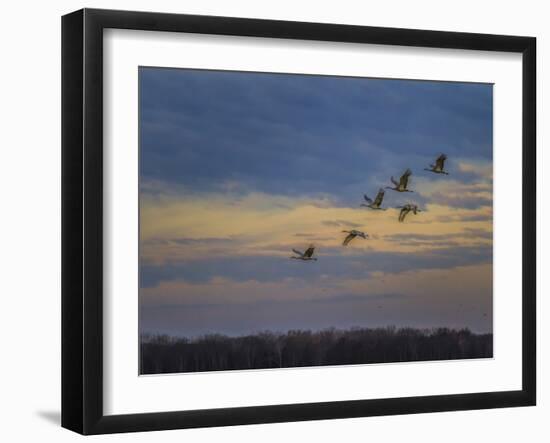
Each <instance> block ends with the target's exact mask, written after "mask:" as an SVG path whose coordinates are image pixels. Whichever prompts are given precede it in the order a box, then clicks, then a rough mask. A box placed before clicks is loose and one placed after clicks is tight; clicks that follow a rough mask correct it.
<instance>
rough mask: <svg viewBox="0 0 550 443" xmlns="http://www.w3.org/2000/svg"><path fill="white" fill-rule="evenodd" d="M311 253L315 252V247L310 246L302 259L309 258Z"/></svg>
mask: <svg viewBox="0 0 550 443" xmlns="http://www.w3.org/2000/svg"><path fill="white" fill-rule="evenodd" d="M313 251H315V247H313V246H310V247H309V248H307V249H306V252H304V257H306V258H311V256H312V255H313Z"/></svg>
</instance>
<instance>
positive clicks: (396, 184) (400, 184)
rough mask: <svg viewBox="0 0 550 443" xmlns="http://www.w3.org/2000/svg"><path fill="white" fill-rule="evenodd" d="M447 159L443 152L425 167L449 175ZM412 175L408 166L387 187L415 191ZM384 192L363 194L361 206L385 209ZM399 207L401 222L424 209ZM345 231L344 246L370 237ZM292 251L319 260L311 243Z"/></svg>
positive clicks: (293, 257)
mask: <svg viewBox="0 0 550 443" xmlns="http://www.w3.org/2000/svg"><path fill="white" fill-rule="evenodd" d="M445 160H447V156H446V155H445V154H441V155H440V156H439V157H437V158H436V160H435V163H433V164H431V165H430V167H429V168H424V170H425V171H429V172H432V173H434V174H444V175H449V173H448V172H447V171H445ZM411 175H412V171H411V170H410V169H409V168H407V170H406V171H405V172H404V173H403V175H401V177H400V179H399V181H396V180H395V179H394V178H393V177H391V178H390V180H391V182H392V183H393V187H392V186H386V189H391V190H393V191H396V192H414V191H411V190H410V189H408V185H409V177H410V176H411ZM384 194H385V191H384V189H383V188H380V189H379V190H378V194H377V195H376V197H375V198H374V200H373V199H371V198H369V197H368V196H367V195H366V194H365V195H364V196H363V197H364V199H365V201H366V202H367V204H365V203H362V204H361V205H360V206H365V207H367V208H369V209H373V210H379V211H385V210H386V209H387V208H382V202H383V200H384ZM397 209H400V211H399V217H398V221H399V222H404V221H405V217H406V216H407V215H408V214H409V213H411V212H412V213H413V214H414V215H416V214H418V213H419V212H422V211H423V210H421V209H419V208H418V205H416V204H414V203H407V204H405V205H403V206H397ZM342 232H343V233H346V234H348V235H347V236H346V237H345V238H344V241H343V243H342V245H343V246H347V245H348V244H349V243H350V242H351V241H352V240H353V239H355V238H356V237H360V238H363V239H367V238H369V236H368V234H366V233H364V232H362V231H358V230H356V229H352V230H351V231H342ZM292 252H294V254H296V255H294V256H292V257H290V258H292V259H295V260H304V261H311V260H313V261H317V258H316V257H313V253H314V252H315V246H313V245H310V246H309V247H308V248H307V249H306V250H305V251H304V252H301V251H298V250H297V249H292Z"/></svg>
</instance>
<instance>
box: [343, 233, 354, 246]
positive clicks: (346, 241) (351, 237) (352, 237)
mask: <svg viewBox="0 0 550 443" xmlns="http://www.w3.org/2000/svg"><path fill="white" fill-rule="evenodd" d="M354 238H355V234H348V235H347V237H346V238H345V239H344V243H342V244H343V245H344V246H347V244H348V243H349V242H350V241H352V240H353V239H354Z"/></svg>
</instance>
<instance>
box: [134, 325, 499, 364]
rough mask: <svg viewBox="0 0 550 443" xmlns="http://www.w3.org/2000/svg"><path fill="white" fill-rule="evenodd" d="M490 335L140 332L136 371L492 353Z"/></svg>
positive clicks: (445, 357)
mask: <svg viewBox="0 0 550 443" xmlns="http://www.w3.org/2000/svg"><path fill="white" fill-rule="evenodd" d="M492 356H493V334H490V333H488V334H475V333H473V332H471V331H470V330H468V329H460V330H457V329H449V328H433V329H416V328H396V327H387V328H358V327H357V328H351V329H347V330H341V329H334V328H331V329H324V330H321V331H316V332H312V331H309V330H291V331H288V332H286V333H274V332H269V331H266V332H261V333H258V334H253V335H243V336H239V337H229V336H226V335H220V334H209V335H203V336H200V337H196V338H193V339H188V338H184V337H170V336H167V335H147V334H144V335H142V336H141V349H140V359H141V361H140V373H141V374H161V373H178V372H204V371H224V370H242V369H267V368H291V367H306V366H325V365H352V364H367V363H394V362H406V361H428V360H455V359H472V358H492Z"/></svg>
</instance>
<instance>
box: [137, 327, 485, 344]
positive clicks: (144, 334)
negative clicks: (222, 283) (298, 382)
mask: <svg viewBox="0 0 550 443" xmlns="http://www.w3.org/2000/svg"><path fill="white" fill-rule="evenodd" d="M358 329H359V330H361V329H368V330H376V329H382V330H386V329H395V330H406V329H411V330H415V331H437V330H443V329H448V330H450V331H455V332H459V331H468V332H470V333H472V334H473V335H493V331H474V330H472V329H470V328H468V327H462V328H458V327H457V328H453V327H448V326H427V327H421V326H418V327H417V326H406V325H405V326H397V325H387V326H372V327H371V326H361V325H354V326H350V327H348V328H335V327H333V326H329V327H326V328H321V329H303V328H293V329H286V330H271V329H265V330H257V331H250V332H247V333H241V334H232V333H225V332H223V331H211V332H204V333H200V334H195V335H172V334H170V333H163V332H160V331H157V332H147V331H143V332H140V337H141V338H142V339H143V338H144V337H149V338H156V337H168V338H170V339H175V340H182V339H186V340H189V341H194V340H199V339H201V338H204V337H207V336H223V337H228V338H241V337H249V336H258V335H262V334H273V335H287V334H288V333H290V332H311V333H312V334H316V333H320V332H325V331H331V330H334V331H340V332H346V331H352V330H358Z"/></svg>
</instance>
